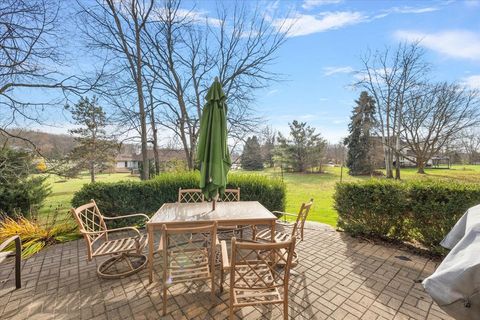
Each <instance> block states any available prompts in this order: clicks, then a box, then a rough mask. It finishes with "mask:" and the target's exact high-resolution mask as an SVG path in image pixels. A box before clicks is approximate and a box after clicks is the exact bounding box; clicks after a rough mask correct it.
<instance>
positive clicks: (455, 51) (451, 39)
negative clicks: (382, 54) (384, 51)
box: [395, 30, 480, 60]
mask: <svg viewBox="0 0 480 320" xmlns="http://www.w3.org/2000/svg"><path fill="white" fill-rule="evenodd" d="M395 37H396V38H397V39H400V40H404V41H408V42H414V41H419V40H420V45H421V46H423V47H426V48H428V49H430V50H433V51H436V52H438V53H440V54H442V55H446V56H449V57H453V58H462V59H470V60H480V36H479V35H478V34H476V33H473V32H470V31H466V30H448V31H443V32H437V33H425V32H420V31H413V30H399V31H397V32H395Z"/></svg>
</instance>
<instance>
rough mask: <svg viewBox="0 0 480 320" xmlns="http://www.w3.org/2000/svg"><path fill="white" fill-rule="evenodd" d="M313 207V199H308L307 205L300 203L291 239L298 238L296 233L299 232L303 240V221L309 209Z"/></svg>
mask: <svg viewBox="0 0 480 320" xmlns="http://www.w3.org/2000/svg"><path fill="white" fill-rule="evenodd" d="M312 205H313V199H310V201H309V202H307V203H302V206H301V207H300V211H299V212H298V215H297V220H296V221H295V224H294V225H293V228H292V238H296V237H298V232H299V231H300V234H301V238H302V240H303V227H304V225H305V221H306V220H307V216H308V213H309V212H310V208H311V207H312Z"/></svg>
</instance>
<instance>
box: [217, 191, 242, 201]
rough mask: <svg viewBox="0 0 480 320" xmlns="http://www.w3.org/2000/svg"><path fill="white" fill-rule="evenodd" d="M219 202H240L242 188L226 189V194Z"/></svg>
mask: <svg viewBox="0 0 480 320" xmlns="http://www.w3.org/2000/svg"><path fill="white" fill-rule="evenodd" d="M218 201H220V202H232V201H240V188H237V189H225V192H224V193H223V195H222V196H221V197H219V199H218Z"/></svg>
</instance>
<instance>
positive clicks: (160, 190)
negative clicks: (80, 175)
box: [72, 172, 285, 216]
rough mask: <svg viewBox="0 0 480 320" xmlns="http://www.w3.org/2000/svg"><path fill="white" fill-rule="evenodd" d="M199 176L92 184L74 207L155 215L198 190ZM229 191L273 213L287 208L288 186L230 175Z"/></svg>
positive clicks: (187, 174) (185, 174) (165, 175)
mask: <svg viewBox="0 0 480 320" xmlns="http://www.w3.org/2000/svg"><path fill="white" fill-rule="evenodd" d="M199 180H200V176H199V173H198V172H172V173H162V174H160V175H158V176H157V177H155V178H154V179H151V180H147V181H121V182H115V183H102V182H96V183H90V184H86V185H84V186H83V187H82V189H81V190H80V191H78V192H76V193H75V195H74V197H73V199H72V205H73V206H74V207H78V206H80V205H82V204H84V203H87V202H89V201H90V199H95V201H96V202H97V205H98V207H99V208H100V210H101V211H102V213H103V214H105V215H107V216H119V215H125V214H129V213H146V214H148V215H151V214H153V213H155V211H157V210H158V208H160V207H161V206H162V204H164V203H165V202H176V201H177V198H178V189H179V188H185V189H186V188H198V185H199ZM227 187H229V188H240V189H241V191H240V198H241V200H256V201H259V202H260V203H262V204H263V205H264V206H265V207H266V208H268V209H269V210H280V211H283V210H284V208H285V185H284V184H283V182H282V181H280V180H278V179H273V178H268V177H265V176H261V175H235V174H231V175H229V179H228V185H227Z"/></svg>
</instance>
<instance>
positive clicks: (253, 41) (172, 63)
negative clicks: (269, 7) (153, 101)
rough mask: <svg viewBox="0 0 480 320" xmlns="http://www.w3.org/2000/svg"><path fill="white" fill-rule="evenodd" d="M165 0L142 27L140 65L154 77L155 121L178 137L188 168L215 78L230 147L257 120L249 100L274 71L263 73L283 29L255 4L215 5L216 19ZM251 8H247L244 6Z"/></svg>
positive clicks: (270, 61)
mask: <svg viewBox="0 0 480 320" xmlns="http://www.w3.org/2000/svg"><path fill="white" fill-rule="evenodd" d="M180 5H181V2H180V1H175V0H167V1H165V3H164V6H162V7H156V8H154V10H153V11H154V15H155V17H156V20H155V22H152V23H150V24H148V25H147V28H146V37H145V39H146V43H145V47H146V48H150V50H149V52H148V54H145V61H146V65H147V66H148V68H149V69H150V71H151V72H152V73H154V74H156V75H157V76H158V86H157V88H156V90H155V92H156V93H157V100H158V101H157V102H158V104H159V105H162V106H163V108H161V109H160V112H158V113H157V114H158V115H159V117H160V121H159V124H160V125H162V126H164V127H166V128H168V129H169V130H171V131H172V132H173V133H174V134H175V135H177V136H178V138H179V140H180V141H181V144H182V146H183V149H184V151H185V155H186V159H187V164H188V167H189V168H193V167H194V165H195V151H196V144H197V138H198V129H199V119H200V116H201V112H202V107H203V104H204V96H205V94H206V91H207V90H208V88H209V86H210V84H211V83H212V82H213V79H214V78H215V77H218V78H219V80H220V82H221V83H222V85H223V88H224V91H225V93H226V95H227V99H228V105H229V108H228V113H227V116H228V119H227V120H228V124H229V127H228V130H229V137H230V138H231V141H233V145H236V143H238V142H239V141H243V140H244V138H245V136H246V135H247V134H248V133H251V132H252V131H253V130H254V129H255V128H256V125H257V124H258V120H259V119H258V118H256V117H255V116H254V115H253V112H252V108H251V102H252V101H253V100H254V98H255V96H254V94H253V93H254V92H255V90H258V89H260V88H264V87H265V86H267V85H268V84H269V83H270V82H271V81H275V80H278V75H276V74H274V73H271V72H270V71H268V68H267V67H268V66H269V65H270V64H271V63H272V62H273V60H274V58H275V54H276V52H277V51H278V49H279V47H280V46H281V45H282V44H283V42H284V41H285V32H284V31H278V30H277V29H275V28H274V27H273V26H272V25H271V24H270V23H268V21H267V18H266V17H265V16H264V15H262V11H261V8H260V7H256V8H253V9H252V8H250V7H247V5H246V4H245V3H240V2H235V3H234V4H233V5H232V6H231V7H229V8H225V7H224V6H223V4H222V3H217V16H218V18H216V19H207V18H198V16H197V15H196V11H195V10H194V9H192V10H190V11H189V10H185V9H182V8H181V6H180ZM250 9H252V10H250Z"/></svg>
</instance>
